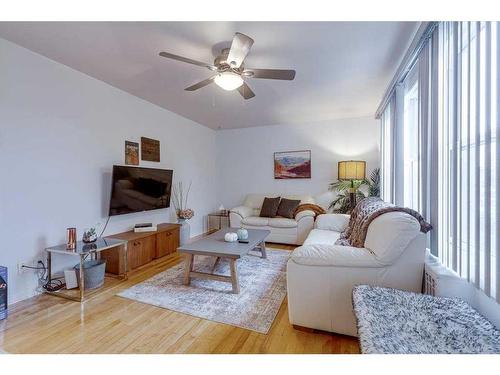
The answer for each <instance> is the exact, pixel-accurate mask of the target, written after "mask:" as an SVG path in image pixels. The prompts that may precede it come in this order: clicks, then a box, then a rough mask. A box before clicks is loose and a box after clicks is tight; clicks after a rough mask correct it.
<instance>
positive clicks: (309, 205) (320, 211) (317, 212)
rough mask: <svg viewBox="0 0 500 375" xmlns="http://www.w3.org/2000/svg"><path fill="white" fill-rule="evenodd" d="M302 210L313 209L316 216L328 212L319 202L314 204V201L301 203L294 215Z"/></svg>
mask: <svg viewBox="0 0 500 375" xmlns="http://www.w3.org/2000/svg"><path fill="white" fill-rule="evenodd" d="M302 211H313V212H314V217H316V216H318V215H321V214H326V211H325V210H324V209H323V208H322V207H320V206H318V205H317V204H312V203H304V204H301V205H299V206H298V207H297V208H296V209H295V212H294V213H293V217H295V216H297V214H298V213H299V212H302Z"/></svg>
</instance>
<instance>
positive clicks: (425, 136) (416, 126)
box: [381, 22, 500, 302]
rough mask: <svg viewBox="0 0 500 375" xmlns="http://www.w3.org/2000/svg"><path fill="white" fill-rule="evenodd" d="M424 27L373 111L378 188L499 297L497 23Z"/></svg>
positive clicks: (436, 247) (462, 271) (451, 261)
mask: <svg viewBox="0 0 500 375" xmlns="http://www.w3.org/2000/svg"><path fill="white" fill-rule="evenodd" d="M426 35H427V36H426V39H425V40H423V41H422V45H421V46H420V47H419V48H420V49H419V52H418V53H416V55H417V57H416V59H415V61H413V66H414V68H413V69H410V70H409V72H408V74H407V75H406V78H404V80H402V81H399V82H398V84H397V85H396V86H395V87H394V88H393V93H392V96H391V97H390V98H391V100H390V101H388V103H390V106H389V105H387V106H386V107H385V109H384V110H383V112H382V116H381V119H382V133H381V137H382V143H381V148H382V175H383V176H384V181H383V187H384V191H386V190H389V188H390V191H392V192H394V191H395V192H396V193H392V195H390V196H389V194H384V195H383V197H384V199H386V200H390V201H392V202H395V203H397V204H401V203H403V204H404V205H405V206H408V207H411V208H413V209H415V210H418V211H420V212H421V213H423V214H424V215H425V216H426V219H427V220H429V221H430V222H431V224H432V225H433V226H434V230H433V231H431V234H430V238H429V242H428V244H429V247H430V249H431V251H432V252H433V253H434V254H438V256H439V258H440V260H441V262H442V263H443V264H444V265H445V266H447V267H449V268H450V269H453V270H454V271H456V272H457V273H458V274H459V275H460V276H461V277H463V278H464V279H467V280H469V281H470V282H471V283H473V284H474V285H475V286H476V287H477V288H479V289H481V290H483V291H484V293H485V294H486V295H488V296H491V297H494V298H496V300H497V301H499V302H500V259H499V258H500V243H499V238H498V232H499V231H500V218H499V216H500V202H499V201H500V192H499V186H500V165H499V160H498V159H499V158H500V145H499V142H498V137H499V133H500V114H499V111H500V108H499V106H500V104H499V102H500V94H499V92H500V87H499V82H498V80H499V79H500V77H499V72H500V61H499V59H500V56H499V54H500V30H499V23H498V22H440V23H438V24H433V26H432V27H431V29H430V30H429V32H428V33H427V34H426ZM416 67H419V69H420V71H419V72H416V71H413V70H416V69H417V68H416ZM401 85H402V86H401ZM401 87H402V88H403V93H402V95H401V92H400V91H398V90H399V89H400V88H401ZM394 114H395V115H394ZM393 115H394V116H393ZM389 130H391V131H392V130H394V133H395V134H396V135H393V134H392V133H390V132H389ZM400 130H402V133H403V134H402V136H400V134H399V133H398V132H399V131H400ZM394 150H396V151H394ZM390 156H392V159H391V161H388V160H386V159H387V158H388V157H390ZM401 163H402V164H404V165H400V164H401ZM394 164H396V167H394ZM401 193H402V194H401ZM388 198H390V199H388Z"/></svg>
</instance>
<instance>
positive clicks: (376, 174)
mask: <svg viewBox="0 0 500 375" xmlns="http://www.w3.org/2000/svg"><path fill="white" fill-rule="evenodd" d="M352 184H353V185H354V187H355V190H356V201H357V202H359V201H360V200H362V199H364V198H366V197H379V196H380V168H375V169H374V170H373V171H372V173H371V174H370V178H369V179H364V180H355V181H352ZM363 186H365V187H366V188H367V195H365V193H363V192H362V191H361V190H360V188H361V187H363ZM350 188H351V181H337V182H332V183H331V184H330V187H329V190H330V191H336V192H337V196H336V198H335V199H334V200H333V202H332V203H330V206H329V207H328V208H329V209H332V210H333V212H335V213H337V214H350V213H351V207H350V200H349V189H350Z"/></svg>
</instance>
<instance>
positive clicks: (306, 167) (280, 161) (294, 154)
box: [274, 150, 311, 179]
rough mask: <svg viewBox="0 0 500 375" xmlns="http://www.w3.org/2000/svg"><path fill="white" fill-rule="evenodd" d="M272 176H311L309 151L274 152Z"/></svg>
mask: <svg viewBox="0 0 500 375" xmlns="http://www.w3.org/2000/svg"><path fill="white" fill-rule="evenodd" d="M274 178H276V179H289V178H311V151H309V150H308V151H286V152H275V153H274Z"/></svg>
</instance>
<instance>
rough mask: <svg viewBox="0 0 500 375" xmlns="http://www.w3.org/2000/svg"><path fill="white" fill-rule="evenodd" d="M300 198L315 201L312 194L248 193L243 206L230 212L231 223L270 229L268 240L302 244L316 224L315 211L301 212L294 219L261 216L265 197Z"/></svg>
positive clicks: (250, 227) (304, 201) (243, 226)
mask: <svg viewBox="0 0 500 375" xmlns="http://www.w3.org/2000/svg"><path fill="white" fill-rule="evenodd" d="M278 196H280V197H281V198H287V199H297V200H300V203H301V204H305V203H314V199H313V198H312V197H311V196H306V195H303V196H299V195H279V194H248V195H247V196H246V198H245V201H244V202H243V204H242V205H241V206H238V207H235V208H233V209H231V210H230V212H229V223H230V226H231V227H232V228H240V227H241V228H246V229H268V230H270V231H271V234H270V235H269V236H268V237H267V239H266V241H269V242H277V243H284V244H291V245H301V244H302V243H303V242H304V240H305V239H306V237H307V235H308V234H309V232H310V231H311V229H312V228H313V226H314V212H313V211H310V210H306V211H301V212H299V213H298V214H297V215H296V216H295V217H294V218H293V219H287V218H283V217H275V218H267V217H260V216H259V214H260V209H261V207H262V203H263V202H264V198H265V197H270V198H274V197H278Z"/></svg>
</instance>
